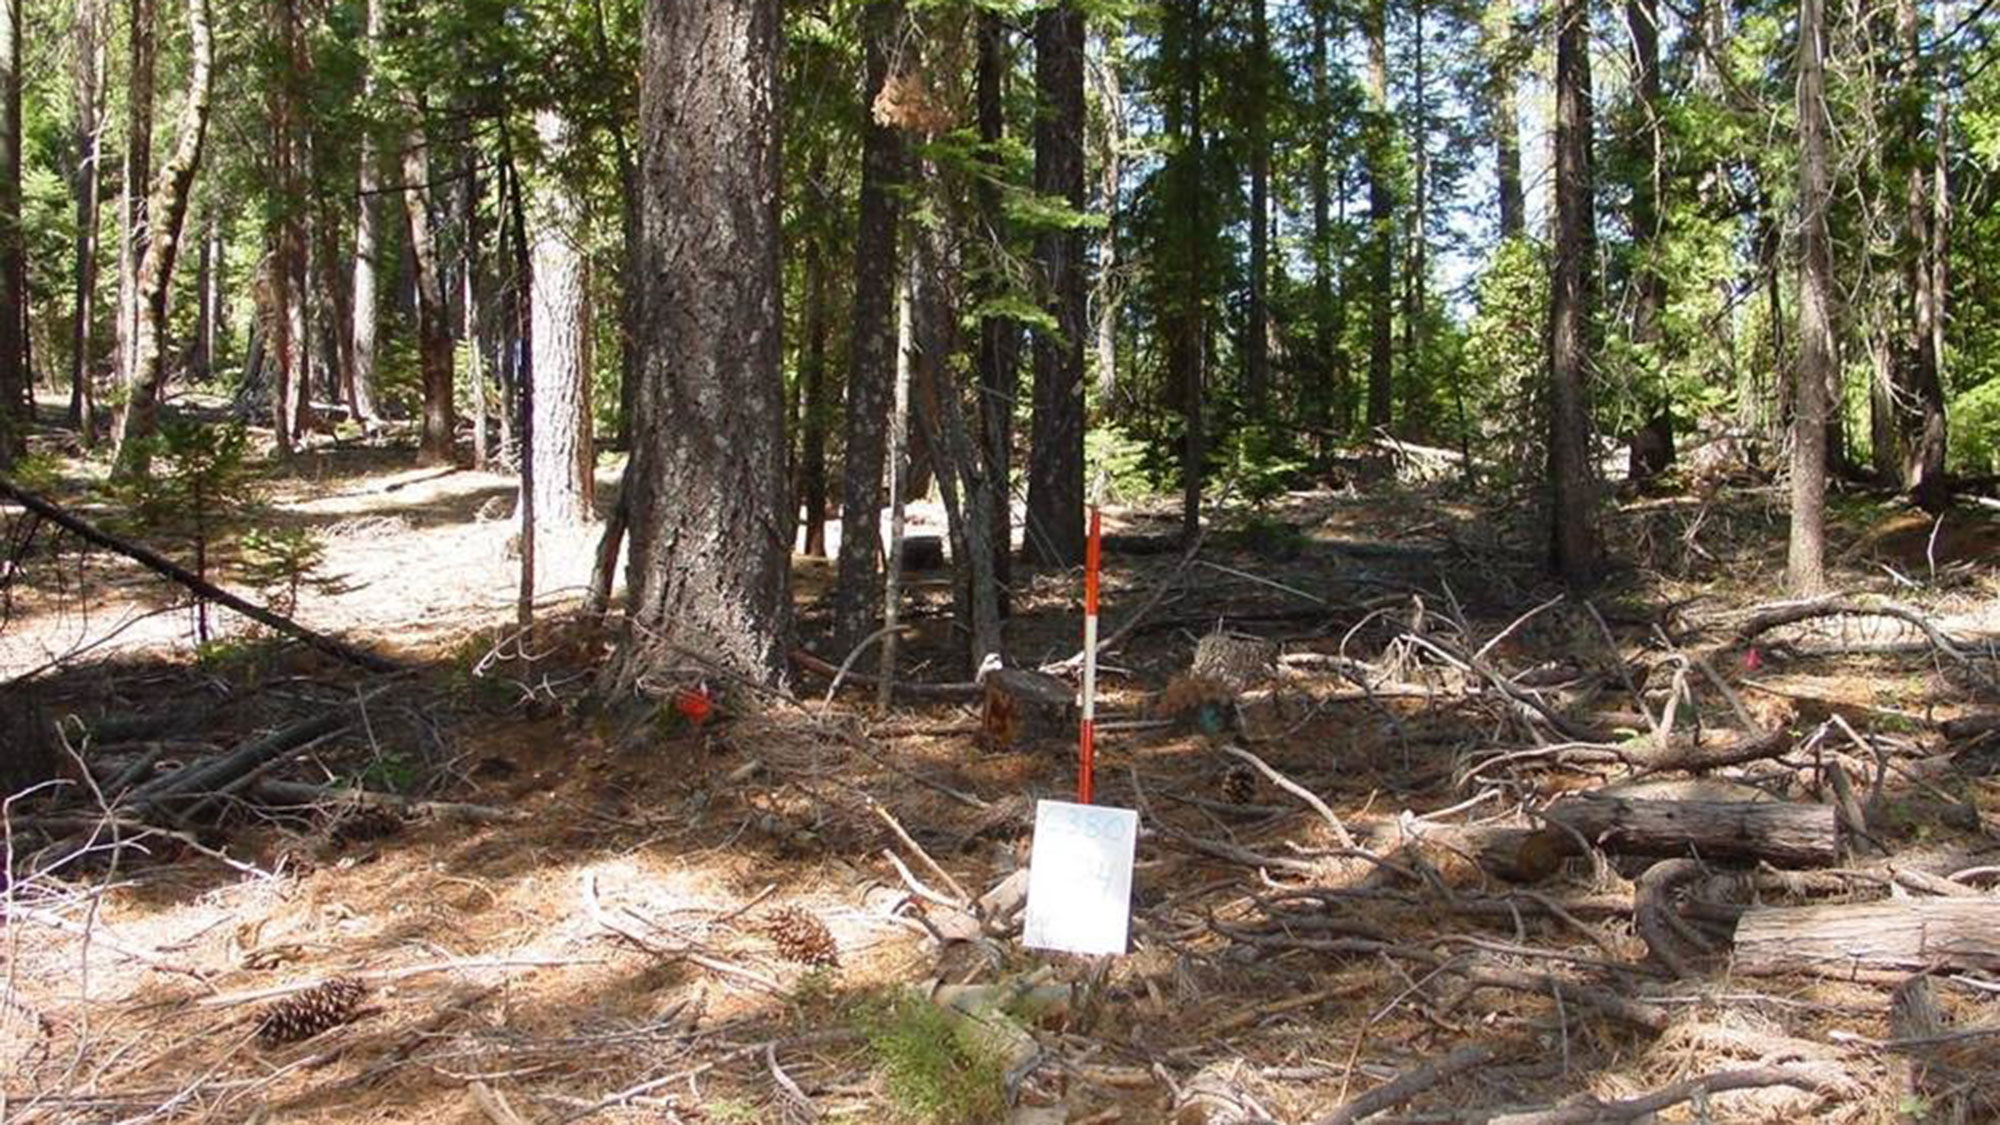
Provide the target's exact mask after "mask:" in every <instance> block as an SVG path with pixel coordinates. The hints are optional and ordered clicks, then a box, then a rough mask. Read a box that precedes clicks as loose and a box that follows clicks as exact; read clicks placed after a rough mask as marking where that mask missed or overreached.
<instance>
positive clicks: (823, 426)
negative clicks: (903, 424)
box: [798, 149, 832, 558]
mask: <svg viewBox="0 0 2000 1125" xmlns="http://www.w3.org/2000/svg"><path fill="white" fill-rule="evenodd" d="M824 152H825V150H824V149H821V150H818V152H817V153H816V154H815V156H814V159H813V167H812V171H811V173H810V174H809V175H807V177H806V185H805V188H804V190H805V192H806V193H807V196H808V197H809V198H810V199H812V200H813V203H814V206H815V207H816V208H823V207H824V206H825V202H826V201H825V195H824V192H823V191H822V190H821V188H820V186H819V185H820V184H821V182H822V181H823V180H824V179H825V176H826V158H825V156H824ZM801 252H802V253H803V255H804V256H805V262H804V267H805V302H806V306H805V310H804V311H805V317H804V319H805V326H804V337H805V338H804V339H803V340H802V341H801V342H800V346H799V495H798V501H799V503H800V504H801V505H802V506H803V507H804V509H805V524H804V526H805V543H804V551H805V553H806V554H808V555H811V556H813V557H815V558H825V557H826V492H827V476H826V431H827V423H828V422H829V421H831V417H830V416H831V414H832V403H831V402H829V401H828V396H827V389H828V388H827V385H826V345H827V336H828V334H829V329H830V324H829V320H830V317H829V310H828V308H827V302H828V300H829V297H828V294H827V276H826V275H827V262H826V247H825V245H824V242H823V236H822V235H820V234H819V233H818V232H817V231H815V232H813V233H812V234H810V235H808V236H807V237H806V243H805V247H804V249H803V250H802V251H801Z"/></svg>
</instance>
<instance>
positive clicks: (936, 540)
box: [903, 535, 944, 571]
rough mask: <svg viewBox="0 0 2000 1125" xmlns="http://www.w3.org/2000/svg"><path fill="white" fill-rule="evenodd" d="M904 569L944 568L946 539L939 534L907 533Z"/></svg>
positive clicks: (904, 543)
mask: <svg viewBox="0 0 2000 1125" xmlns="http://www.w3.org/2000/svg"><path fill="white" fill-rule="evenodd" d="M903 569H904V570H912V571H915V570H943V569H944V539H943V538H942V537H941V536H937V535H905V536H904V537H903Z"/></svg>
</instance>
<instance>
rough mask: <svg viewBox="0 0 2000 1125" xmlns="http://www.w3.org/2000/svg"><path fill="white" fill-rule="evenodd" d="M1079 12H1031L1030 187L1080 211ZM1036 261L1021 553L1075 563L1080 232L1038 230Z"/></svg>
mask: <svg viewBox="0 0 2000 1125" xmlns="http://www.w3.org/2000/svg"><path fill="white" fill-rule="evenodd" d="M1083 32H1084V28H1083V12H1082V10H1081V9H1080V8H1078V7H1077V4H1076V0H1059V2H1058V3H1056V4H1055V5H1053V6H1051V7H1048V8H1044V9H1043V10H1042V11H1041V13H1040V14H1038V15H1037V16H1036V17H1035V93H1036V104H1037V105H1038V106H1039V107H1040V108H1039V111H1038V112H1037V113H1036V115H1035V190H1036V191H1038V192H1041V193H1042V194H1043V195H1049V196H1055V197H1058V198H1060V199H1062V200H1063V201H1064V202H1066V203H1067V204H1069V206H1070V207H1071V208H1072V209H1074V210H1079V211H1080V210H1082V208H1083V132H1084V117H1083ZM1035 257H1036V260H1037V261H1038V262H1039V264H1040V266H1041V276H1042V283H1043V285H1044V286H1045V287H1046V293H1047V301H1048V305H1047V308H1048V312H1049V318H1050V319H1051V320H1053V321H1054V322H1055V328H1054V331H1053V332H1046V331H1043V332H1037V333H1035V338H1034V340H1035V349H1034V350H1035V410H1034V426H1033V429H1034V433H1033V435H1032V437H1033V440H1032V443H1031V445H1030V447H1029V451H1028V535H1027V544H1026V546H1027V550H1028V553H1029V556H1030V557H1031V558H1033V559H1035V560H1036V561H1037V562H1041V563H1043V564H1046V565H1050V566H1073V565H1075V564H1077V563H1080V562H1082V561H1083V429H1084V417H1083V415H1084V385H1083V383H1084V378H1083V336H1084V332H1085V330H1086V322H1085V319H1084V311H1085V310H1084V276H1083V232H1082V231H1081V230H1078V229H1075V228H1073V227H1068V228H1064V229H1060V230H1049V231H1043V232H1042V233H1041V234H1040V235H1039V236H1038V237H1037V238H1036V239H1035Z"/></svg>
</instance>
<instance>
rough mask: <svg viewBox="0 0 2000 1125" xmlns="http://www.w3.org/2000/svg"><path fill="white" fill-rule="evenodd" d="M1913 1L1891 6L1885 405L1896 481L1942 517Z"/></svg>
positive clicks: (1936, 311)
mask: <svg viewBox="0 0 2000 1125" xmlns="http://www.w3.org/2000/svg"><path fill="white" fill-rule="evenodd" d="M1921 30H1922V28H1921V24H1920V22H1919V20H1918V18H1917V4H1916V0H1897V2H1896V40H1897V43H1898V44H1899V45H1900V46H1901V48H1902V51H1903V53H1904V58H1905V59H1906V60H1907V61H1906V63H1905V64H1904V65H1905V68H1906V69H1905V79H1904V80H1905V82H1906V83H1909V84H1910V85H1911V86H1914V87H1915V88H1914V89H1907V90H1905V91H1904V93H1903V98H1902V108H1901V110H1900V111H1899V116H1900V117H1901V119H1902V120H1901V122H1900V132H1901V136H1900V137H1899V138H1898V145H1899V148H1900V150H1901V152H1902V154H1903V157H1904V159H1905V160H1906V161H1907V162H1908V170H1907V173H1906V175H1907V177H1908V187H1907V195H1906V210H1905V219H1904V223H1903V229H1902V230H1901V231H1900V232H1899V233H1900V235H1901V237H1900V238H1899V239H1898V240H1897V241H1898V246H1897V251H1898V253H1899V254H1900V255H1901V256H1902V259H1903V263H1902V264H1903V278H1904V281H1903V287H1904V291H1905V299H1906V300H1907V301H1908V302H1909V317H1910V318H1909V321H1908V328H1907V331H1906V333H1905V338H1904V343H1903V348H1902V357H1901V362H1900V363H1898V364H1897V365H1896V369H1895V370H1896V375H1897V378H1896V384H1895V394H1894V396H1893V399H1892V402H1893V404H1894V407H1895V411H1894V416H1895V418H1896V421H1897V427H1896V428H1897V430H1898V438H1899V440H1898V442H1897V445H1898V446H1900V451H1901V453H1902V459H1901V465H1900V469H1901V472H1900V474H1899V476H1900V480H1899V482H1898V483H1899V484H1901V486H1902V488H1903V490H1904V491H1905V492H1906V493H1908V494H1909V497H1910V499H1911V500H1913V501H1914V502H1916V503H1917V504H1919V505H1921V506H1923V507H1924V508H1926V509H1928V510H1931V511H1943V510H1944V508H1945V507H1946V506H1947V505H1948V504H1949V503H1950V500H1951V489H1950V486H1949V484H1948V483H1947V482H1946V480H1945V473H1944V459H1945V440H1946V430H1945V414H1944V406H1945V404H1944V382H1943V375H1942V371H1941V368H1942V366H1943V362H1942V361H1943V357H1942V355H1941V354H1940V351H1939V347H1938V342H1939V336H1938V333H1939V329H1940V326H1941V324H1942V317H1941V305H1942V303H1943V293H1942V292H1941V289H1942V288H1943V286H1942V275H1941V272H1940V270H1939V269H1938V268H1935V267H1936V266H1937V264H1938V262H1937V258H1938V256H1937V254H1936V250H1937V243H1936V239H1935V232H1934V229H1933V227H1934V224H1933V215H1932V206H1931V186H1932V185H1931V180H1932V178H1933V174H1934V173H1935V172H1936V171H1937V169H1936V167H1935V164H1936V159H1935V153H1934V152H1933V151H1932V150H1930V148H1929V146H1927V145H1925V143H1924V136H1923V132H1924V124H1925V119H1926V117H1927V116H1928V114H1926V112H1925V106H1926V104H1927V103H1928V101H1929V100H1930V97H1931V91H1930V89H1929V86H1930V83H1931V79H1932V71H1933V70H1934V69H1935V67H1934V64H1932V63H1930V62H1928V61H1927V60H1925V56H1924V54H1923V44H1922V34H1921Z"/></svg>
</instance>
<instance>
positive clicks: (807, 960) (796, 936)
mask: <svg viewBox="0 0 2000 1125" xmlns="http://www.w3.org/2000/svg"><path fill="white" fill-rule="evenodd" d="M764 936H765V937H768V938H770V939H771V944H773V945H775V946H777V947H778V956H780V957H782V958H784V959H785V960H787V961H791V962H794V963H796V964H800V965H810V966H812V967H814V968H829V969H836V968H839V967H840V946H839V945H838V944H836V943H835V942H834V940H833V932H832V931H831V930H828V929H827V928H826V923H825V922H822V921H820V920H819V917H818V916H817V915H815V914H813V913H812V911H810V910H806V909H804V908H803V907H797V906H787V907H785V908H784V909H782V910H774V911H772V912H771V913H770V914H768V915H766V916H765V917H764Z"/></svg>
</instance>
